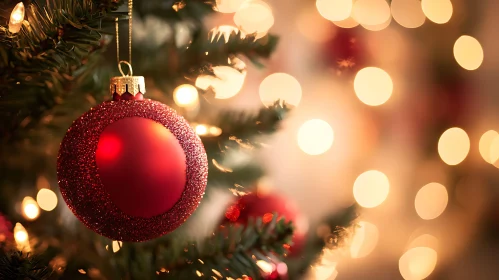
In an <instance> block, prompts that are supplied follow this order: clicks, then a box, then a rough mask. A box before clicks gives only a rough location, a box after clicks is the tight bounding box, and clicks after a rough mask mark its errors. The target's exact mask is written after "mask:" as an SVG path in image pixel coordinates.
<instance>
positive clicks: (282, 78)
mask: <svg viewBox="0 0 499 280" xmlns="http://www.w3.org/2000/svg"><path fill="white" fill-rule="evenodd" d="M259 92H260V100H262V103H263V104H264V105H267V106H268V105H272V104H274V102H275V101H276V100H278V99H280V100H284V101H286V103H288V104H291V105H294V106H298V104H300V100H301V95H302V89H301V85H300V83H299V82H298V80H296V79H295V78H294V77H293V76H291V75H289V74H286V73H274V74H271V75H269V76H267V77H266V78H265V79H264V80H263V81H262V83H261V84H260V90H259Z"/></svg>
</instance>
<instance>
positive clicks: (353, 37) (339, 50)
mask: <svg viewBox="0 0 499 280" xmlns="http://www.w3.org/2000/svg"><path fill="white" fill-rule="evenodd" d="M361 39H362V37H361V36H358V31H357V30H356V29H355V28H351V29H349V28H338V29H337V32H336V34H335V36H334V37H332V38H331V39H330V40H329V41H328V42H326V43H325V45H324V55H325V58H326V61H327V62H329V65H331V66H332V67H333V68H335V69H336V70H337V72H338V73H342V74H343V73H345V74H355V73H357V71H359V70H360V69H362V68H363V67H365V66H366V62H367V56H368V55H367V47H366V45H365V44H364V42H363V41H362V40H361Z"/></svg>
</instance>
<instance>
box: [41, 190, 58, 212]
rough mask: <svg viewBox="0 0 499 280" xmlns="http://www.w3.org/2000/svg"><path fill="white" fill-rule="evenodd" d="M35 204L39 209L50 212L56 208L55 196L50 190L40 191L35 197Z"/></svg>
mask: <svg viewBox="0 0 499 280" xmlns="http://www.w3.org/2000/svg"><path fill="white" fill-rule="evenodd" d="M36 202H37V203H38V206H40V208H41V209H43V210H45V211H52V210H54V209H55V207H56V206H57V195H56V194H55V193H54V192H53V191H52V190H50V189H40V190H39V191H38V194H37V195H36Z"/></svg>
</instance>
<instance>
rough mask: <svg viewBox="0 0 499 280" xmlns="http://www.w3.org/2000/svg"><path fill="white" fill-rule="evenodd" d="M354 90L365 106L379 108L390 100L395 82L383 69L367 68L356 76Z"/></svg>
mask: <svg viewBox="0 0 499 280" xmlns="http://www.w3.org/2000/svg"><path fill="white" fill-rule="evenodd" d="M354 89H355V94H356V95H357V97H358V98H359V99H360V101H362V102H363V103H364V104H366V105H369V106H379V105H381V104H384V103H385V102H386V101H388V99H390V97H391V95H392V92H393V82H392V78H391V77H390V75H388V73H386V72H385V71H384V70H383V69H381V68H377V67H366V68H364V69H361V70H360V71H359V72H358V73H357V75H356V76H355V80H354Z"/></svg>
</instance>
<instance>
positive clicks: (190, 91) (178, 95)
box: [173, 84, 199, 107]
mask: <svg viewBox="0 0 499 280" xmlns="http://www.w3.org/2000/svg"><path fill="white" fill-rule="evenodd" d="M173 100H174V101H175V104H177V105H178V106H180V107H193V106H196V105H197V104H198V102H199V94H198V90H197V89H196V88H195V87H194V86H192V85H189V84H184V85H180V86H178V87H177V88H176V89H175V90H174V91H173Z"/></svg>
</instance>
